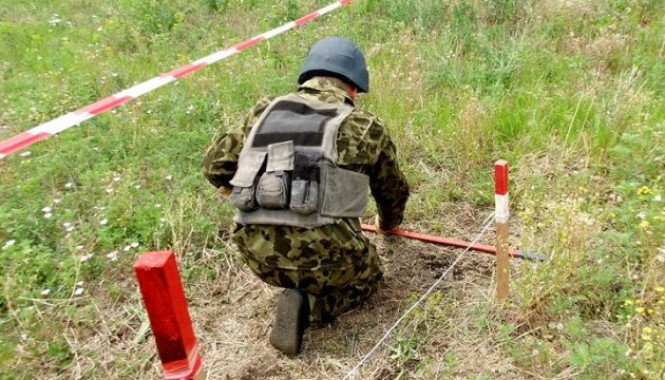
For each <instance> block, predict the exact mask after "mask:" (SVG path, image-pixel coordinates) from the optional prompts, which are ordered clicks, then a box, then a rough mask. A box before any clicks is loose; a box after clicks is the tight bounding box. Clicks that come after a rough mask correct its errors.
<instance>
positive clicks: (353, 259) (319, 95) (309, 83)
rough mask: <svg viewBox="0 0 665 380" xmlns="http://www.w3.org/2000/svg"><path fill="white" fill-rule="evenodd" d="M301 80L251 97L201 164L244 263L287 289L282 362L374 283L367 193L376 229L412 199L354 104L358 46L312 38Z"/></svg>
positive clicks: (365, 77) (279, 323) (377, 131)
mask: <svg viewBox="0 0 665 380" xmlns="http://www.w3.org/2000/svg"><path fill="white" fill-rule="evenodd" d="M298 83H299V84H300V87H299V89H298V92H297V93H292V94H288V95H285V96H282V97H278V98H275V99H263V100H261V101H259V103H258V104H257V105H256V106H255V107H254V109H253V110H252V111H251V112H250V113H249V115H248V116H247V118H246V119H245V122H244V124H243V125H242V126H239V127H238V128H236V129H233V130H231V131H229V132H226V133H224V134H222V135H221V136H220V137H219V138H218V139H217V140H215V142H214V144H213V145H212V147H211V148H210V149H209V150H208V152H207V154H206V157H205V159H204V173H205V176H206V177H207V179H208V180H209V181H210V183H212V184H213V185H214V186H215V187H217V188H219V191H220V192H221V193H223V194H224V193H226V194H230V199H231V202H232V204H233V205H234V206H235V207H236V208H237V213H236V216H235V218H234V221H235V222H236V223H237V227H236V230H235V232H234V234H233V239H234V241H235V242H236V244H237V246H238V248H239V250H240V253H241V256H242V260H243V261H244V262H245V263H246V264H247V266H248V267H249V268H250V269H251V270H252V272H254V273H255V274H256V275H257V276H258V277H260V278H261V279H262V280H263V281H265V282H266V283H268V284H270V285H274V286H279V287H282V288H286V290H285V291H284V292H283V293H282V295H281V296H280V300H279V303H278V306H277V314H276V319H275V322H274V323H273V329H272V332H271V334H270V343H271V344H272V345H273V346H275V347H276V348H278V349H279V350H281V351H283V352H284V353H286V354H290V355H295V354H297V353H299V352H300V348H301V345H302V338H303V332H304V329H305V328H306V327H307V326H308V325H309V323H310V322H328V321H331V320H332V319H333V318H335V317H336V316H338V315H339V314H341V313H343V312H345V311H347V310H350V309H353V308H355V307H357V306H359V305H360V304H362V303H363V302H364V301H365V300H366V299H367V298H368V297H369V296H370V295H371V294H372V293H373V292H374V291H375V290H376V289H377V287H378V285H379V282H380V280H381V277H382V272H381V262H380V259H379V256H378V255H377V253H376V247H375V246H374V245H373V244H371V243H370V242H369V240H368V239H367V237H365V236H364V235H363V233H362V232H361V230H360V221H359V217H360V216H361V214H362V212H363V209H364V208H365V205H366V203H367V200H368V192H369V191H370V190H371V193H372V195H373V196H374V199H375V200H376V203H377V208H378V212H379V216H378V224H379V227H380V229H382V230H384V231H389V230H392V229H395V228H397V227H398V226H399V224H400V223H401V222H402V217H403V213H404V208H405V205H406V201H407V198H408V195H409V187H408V184H407V182H406V180H405V178H404V175H403V174H402V172H401V171H400V169H399V167H398V165H397V157H396V152H395V145H394V144H393V143H392V141H391V140H390V137H389V136H388V132H387V130H386V127H385V126H384V124H383V122H382V121H381V120H380V119H379V118H377V117H376V116H374V115H372V114H371V113H369V112H365V111H361V110H358V109H356V108H355V104H354V101H355V97H356V94H357V93H358V92H368V91H369V74H368V72H367V67H366V64H365V57H364V56H363V54H362V52H361V51H360V49H359V48H358V47H357V46H356V45H355V44H354V43H353V42H351V41H349V40H346V39H343V38H338V37H329V38H325V39H323V40H320V41H319V42H317V43H316V44H315V45H314V46H313V47H312V49H311V50H310V52H309V54H308V56H307V58H306V59H305V62H304V64H303V66H302V69H301V72H300V76H299V78H298Z"/></svg>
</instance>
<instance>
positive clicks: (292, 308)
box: [270, 289, 305, 355]
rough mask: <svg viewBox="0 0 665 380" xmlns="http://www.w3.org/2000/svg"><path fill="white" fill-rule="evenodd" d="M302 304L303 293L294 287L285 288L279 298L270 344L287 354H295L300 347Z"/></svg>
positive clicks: (302, 330)
mask: <svg viewBox="0 0 665 380" xmlns="http://www.w3.org/2000/svg"><path fill="white" fill-rule="evenodd" d="M304 304H305V299H304V297H303V295H302V294H301V293H300V292H299V291H297V290H295V289H286V290H285V291H284V292H283V293H282V295H281V296H280V298H279V303H278V305H277V314H276V318H275V322H274V323H273V327H272V331H271V332H270V344H272V345H273V347H275V348H276V349H278V350H280V351H282V352H283V353H285V354H287V355H297V354H298V353H300V349H301V348H302V337H303V333H304V330H305V323H304V321H303V308H304V307H305V305H304Z"/></svg>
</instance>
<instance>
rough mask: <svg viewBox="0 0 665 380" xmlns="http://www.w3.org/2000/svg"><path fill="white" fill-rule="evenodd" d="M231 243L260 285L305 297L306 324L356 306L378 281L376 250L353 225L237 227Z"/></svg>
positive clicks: (348, 222)
mask: <svg viewBox="0 0 665 380" xmlns="http://www.w3.org/2000/svg"><path fill="white" fill-rule="evenodd" d="M233 239H234V241H235V242H236V244H237V246H238V249H239V250H240V254H241V259H242V261H243V262H244V263H245V264H247V266H248V267H249V268H250V270H251V271H252V272H254V274H256V275H257V276H258V277H259V278H260V279H261V280H263V281H264V282H266V283H268V284H270V285H273V286H278V287H282V288H295V289H299V290H301V291H303V292H305V293H306V294H307V296H308V299H309V306H310V321H311V322H329V321H331V320H332V319H334V318H335V317H336V316H338V315H340V314H341V313H344V312H345V311H348V310H351V309H353V308H356V307H358V306H360V305H361V304H362V303H363V302H365V300H366V299H367V298H368V297H369V296H370V295H371V294H372V293H374V291H375V290H376V289H377V288H378V286H379V283H380V280H381V277H382V276H383V273H382V271H381V262H380V258H379V256H378V254H377V253H376V247H375V246H374V245H373V244H372V243H371V242H370V241H369V240H368V239H367V237H366V236H365V235H363V233H362V232H361V230H360V223H359V222H358V221H357V220H349V219H342V220H339V221H338V223H336V224H333V225H328V226H322V227H317V228H300V227H288V226H267V225H246V226H242V225H238V227H237V228H236V231H235V232H234V234H233Z"/></svg>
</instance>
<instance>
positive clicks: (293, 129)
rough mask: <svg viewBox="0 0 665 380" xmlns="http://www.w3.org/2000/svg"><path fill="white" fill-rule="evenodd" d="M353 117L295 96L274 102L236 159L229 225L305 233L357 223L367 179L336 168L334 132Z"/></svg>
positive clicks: (346, 111)
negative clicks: (234, 210)
mask: <svg viewBox="0 0 665 380" xmlns="http://www.w3.org/2000/svg"><path fill="white" fill-rule="evenodd" d="M352 111H353V108H352V107H349V106H348V105H345V104H330V103H325V102H321V101H313V100H307V99H303V98H301V97H299V96H297V95H295V94H289V95H286V96H283V97H280V98H277V99H275V100H274V101H273V102H272V103H271V104H270V105H269V106H268V108H267V109H266V110H265V111H264V112H263V114H262V115H261V117H260V118H259V119H258V120H257V121H256V124H254V126H253V127H252V129H251V131H250V133H249V135H248V136H247V139H246V141H245V145H244V147H243V150H242V152H241V153H240V157H239V159H238V170H237V171H236V174H235V176H234V177H233V179H232V180H231V185H233V192H232V193H231V202H232V203H233V205H234V206H235V207H236V208H237V209H238V210H237V211H238V212H237V213H236V216H235V218H234V221H235V222H236V223H240V224H270V225H283V226H294V227H308V228H309V227H317V226H322V225H326V224H332V223H334V218H357V217H359V216H360V215H361V214H362V212H363V210H364V208H365V206H366V205H367V193H368V190H369V177H368V176H367V175H365V174H362V173H358V172H354V171H351V170H346V169H342V168H340V167H338V166H337V156H338V155H337V131H338V130H339V126H340V125H341V124H342V122H343V121H344V119H346V118H347V117H348V116H349V114H350V113H351V112H352Z"/></svg>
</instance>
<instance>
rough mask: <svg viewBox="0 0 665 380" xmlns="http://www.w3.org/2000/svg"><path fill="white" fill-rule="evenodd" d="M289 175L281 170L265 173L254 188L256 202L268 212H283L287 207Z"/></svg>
mask: <svg viewBox="0 0 665 380" xmlns="http://www.w3.org/2000/svg"><path fill="white" fill-rule="evenodd" d="M289 182H290V178H289V173H288V172H285V171H283V170H280V171H275V172H265V173H263V174H262V175H261V178H259V183H258V184H257V186H256V201H257V203H258V204H259V206H261V207H262V208H265V209H268V210H284V209H287V208H288V206H289V193H290V186H289Z"/></svg>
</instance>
